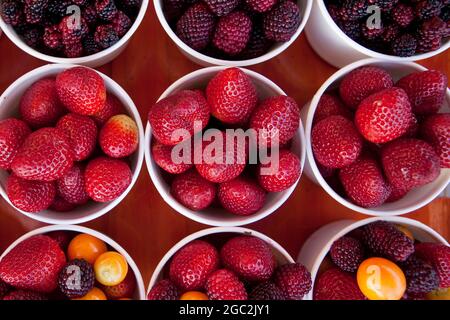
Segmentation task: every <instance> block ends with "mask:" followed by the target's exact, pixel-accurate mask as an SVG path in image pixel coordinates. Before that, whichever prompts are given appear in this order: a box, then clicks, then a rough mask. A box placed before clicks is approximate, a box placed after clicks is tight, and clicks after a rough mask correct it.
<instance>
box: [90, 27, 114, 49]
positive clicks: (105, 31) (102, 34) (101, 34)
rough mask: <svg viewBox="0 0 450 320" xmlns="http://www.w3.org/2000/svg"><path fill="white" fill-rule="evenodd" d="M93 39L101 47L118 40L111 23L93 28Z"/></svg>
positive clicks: (106, 46) (108, 45) (110, 44)
mask: <svg viewBox="0 0 450 320" xmlns="http://www.w3.org/2000/svg"><path fill="white" fill-rule="evenodd" d="M94 39H95V42H97V44H98V45H99V46H100V47H101V48H103V49H107V48H109V47H111V46H113V45H114V44H116V43H117V42H118V41H119V40H120V38H119V36H118V34H117V32H116V30H114V28H113V26H111V25H101V26H98V27H97V30H95V34H94Z"/></svg>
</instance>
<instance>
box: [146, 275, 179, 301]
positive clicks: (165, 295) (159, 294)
mask: <svg viewBox="0 0 450 320" xmlns="http://www.w3.org/2000/svg"><path fill="white" fill-rule="evenodd" d="M179 297H180V292H179V291H178V289H177V287H176V286H175V285H174V284H173V283H172V282H170V281H169V280H161V281H160V282H158V283H157V284H156V285H155V286H154V287H153V288H152V289H151V290H150V292H149V293H148V296H147V299H148V300H178V299H179Z"/></svg>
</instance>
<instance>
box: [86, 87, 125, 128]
mask: <svg viewBox="0 0 450 320" xmlns="http://www.w3.org/2000/svg"><path fill="white" fill-rule="evenodd" d="M121 113H124V107H123V105H122V103H121V102H120V100H119V99H117V98H116V97H115V96H113V95H111V94H107V95H106V102H105V106H104V107H103V109H101V110H100V112H98V113H96V114H95V115H93V116H92V117H93V119H94V120H95V122H96V123H97V124H98V125H99V126H103V125H104V124H105V123H106V121H108V120H109V119H110V118H111V117H113V116H116V115H118V114H121Z"/></svg>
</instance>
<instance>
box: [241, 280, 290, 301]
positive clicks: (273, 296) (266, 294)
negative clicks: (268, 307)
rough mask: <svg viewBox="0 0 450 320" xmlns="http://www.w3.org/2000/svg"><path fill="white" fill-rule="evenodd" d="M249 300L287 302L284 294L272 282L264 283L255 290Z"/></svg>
mask: <svg viewBox="0 0 450 320" xmlns="http://www.w3.org/2000/svg"><path fill="white" fill-rule="evenodd" d="M249 300H257V301H258V300H265V301H277V300H286V297H285V296H284V294H283V292H282V291H281V290H280V289H279V288H278V287H277V286H276V285H275V284H273V283H272V282H263V283H261V284H259V285H257V286H256V287H255V288H253V290H252V292H251V293H250V295H249Z"/></svg>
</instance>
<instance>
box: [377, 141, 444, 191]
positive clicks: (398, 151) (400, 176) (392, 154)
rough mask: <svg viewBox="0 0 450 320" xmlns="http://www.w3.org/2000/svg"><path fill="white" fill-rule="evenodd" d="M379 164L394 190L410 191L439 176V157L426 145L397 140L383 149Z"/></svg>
mask: <svg viewBox="0 0 450 320" xmlns="http://www.w3.org/2000/svg"><path fill="white" fill-rule="evenodd" d="M381 162H382V164H383V168H384V172H385V175H386V177H387V179H388V181H389V183H390V184H391V185H392V186H394V188H399V189H403V190H405V189H406V190H411V189H412V188H415V187H420V186H423V185H426V184H428V183H430V182H433V181H434V180H435V179H436V178H437V177H438V176H439V174H440V163H439V156H438V155H437V154H436V152H435V151H434V150H433V147H431V146H430V145H429V144H428V143H426V142H425V141H422V140H417V139H408V138H405V139H399V140H396V141H393V142H391V143H389V144H388V145H386V146H385V147H383V149H382V150H381Z"/></svg>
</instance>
